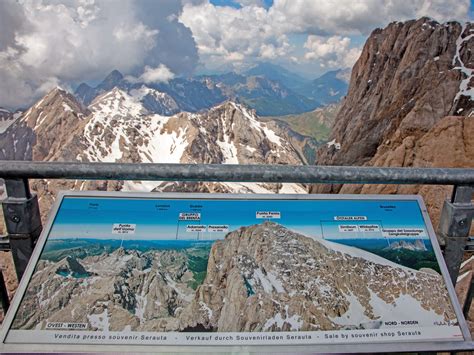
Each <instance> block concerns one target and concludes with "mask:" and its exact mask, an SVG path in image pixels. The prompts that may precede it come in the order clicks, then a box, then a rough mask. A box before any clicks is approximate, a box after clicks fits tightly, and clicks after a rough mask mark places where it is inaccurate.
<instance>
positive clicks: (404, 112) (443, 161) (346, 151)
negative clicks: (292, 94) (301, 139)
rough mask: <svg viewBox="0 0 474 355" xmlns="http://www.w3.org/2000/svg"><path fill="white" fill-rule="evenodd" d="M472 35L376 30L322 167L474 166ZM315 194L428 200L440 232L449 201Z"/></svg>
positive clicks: (445, 29)
mask: <svg viewBox="0 0 474 355" xmlns="http://www.w3.org/2000/svg"><path fill="white" fill-rule="evenodd" d="M472 31H474V25H473V24H471V23H467V24H465V25H461V24H459V23H457V22H448V23H443V24H440V23H438V22H436V21H433V20H431V19H428V18H422V19H419V20H411V21H406V22H394V23H391V24H389V25H388V26H387V27H386V28H384V29H377V30H374V31H373V32H372V34H371V35H370V37H369V38H368V39H367V42H366V44H365V46H364V48H363V50H362V53H361V56H360V58H359V60H358V61H357V62H356V64H355V65H354V67H353V70H352V75H351V81H350V86H349V91H348V94H347V96H346V97H345V99H344V100H343V102H342V105H341V108H340V110H339V112H338V114H337V116H336V120H335V124H334V128H333V132H332V135H331V137H330V139H329V140H330V142H331V143H332V144H328V145H327V146H324V147H321V148H320V150H319V152H318V153H319V158H318V163H319V164H322V165H375V166H406V167H416V166H419V167H460V166H463V167H468V166H469V167H472V166H474V165H472V164H474V162H473V159H474V158H473V156H472V155H470V154H472V153H471V151H472V148H471V144H472V143H471V140H472V139H471V138H470V137H471V135H472V133H470V132H472V129H473V127H472V124H471V123H470V121H472V119H470V118H468V117H469V116H470V115H471V114H472V110H473V108H474V106H473V103H474V101H473V98H474V96H471V93H472V89H471V85H472V84H471V81H472V74H473V70H474V59H473V58H472V56H473V54H472V53H473V52H474V38H473V37H474V35H472V34H471V32H472ZM448 132H449V133H448ZM441 137H443V138H442V139H444V140H446V142H444V143H442V139H441ZM448 141H449V142H450V143H447V142H448ZM428 147H429V148H428ZM440 149H441V150H442V151H440ZM432 151H433V152H438V153H437V154H436V155H435V154H433V153H432ZM453 157H455V158H453ZM312 191H313V192H329V191H335V192H337V191H341V192H344V193H358V192H364V193H397V192H398V193H422V194H424V196H425V199H426V200H427V202H428V203H427V204H428V207H429V210H430V212H431V213H430V214H431V217H432V218H433V220H434V223H435V224H436V222H437V215H438V213H439V209H440V208H441V204H442V201H443V200H444V198H445V196H446V194H448V193H449V192H448V191H447V190H446V189H437V191H436V192H435V191H434V188H429V187H423V188H421V187H407V186H405V187H401V186H396V187H395V186H362V185H359V186H350V185H346V186H344V187H342V189H341V186H331V187H328V186H318V187H316V188H314V189H313V190H312Z"/></svg>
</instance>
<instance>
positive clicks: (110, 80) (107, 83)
mask: <svg viewBox="0 0 474 355" xmlns="http://www.w3.org/2000/svg"><path fill="white" fill-rule="evenodd" d="M122 80H123V75H122V73H121V72H119V71H118V70H112V71H111V72H110V73H109V75H107V76H106V77H105V79H104V80H103V81H102V82H101V84H100V87H101V88H102V89H103V90H110V89H112V88H113V87H114V86H117V85H118V84H119V83H120V82H121V81H122Z"/></svg>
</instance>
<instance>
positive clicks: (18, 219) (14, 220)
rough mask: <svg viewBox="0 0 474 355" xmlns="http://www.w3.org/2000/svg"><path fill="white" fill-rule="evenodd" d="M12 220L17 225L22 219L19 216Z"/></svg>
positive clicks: (12, 217) (13, 217)
mask: <svg viewBox="0 0 474 355" xmlns="http://www.w3.org/2000/svg"><path fill="white" fill-rule="evenodd" d="M10 219H11V220H12V222H15V223H18V222H20V217H18V216H11V217H10Z"/></svg>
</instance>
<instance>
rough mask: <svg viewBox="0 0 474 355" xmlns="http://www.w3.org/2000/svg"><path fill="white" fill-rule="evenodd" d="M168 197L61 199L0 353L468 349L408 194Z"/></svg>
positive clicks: (436, 256) (428, 232)
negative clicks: (444, 345) (416, 345)
mask: <svg viewBox="0 0 474 355" xmlns="http://www.w3.org/2000/svg"><path fill="white" fill-rule="evenodd" d="M176 196H177V195H166V194H149V195H128V194H117V193H115V194H114V193H110V194H107V193H102V194H100V195H99V194H98V195H97V196H91V193H89V195H84V194H83V195H81V194H66V195H63V196H61V198H60V201H59V202H58V204H57V208H56V210H55V211H54V214H53V216H52V217H51V221H50V223H49V225H48V226H47V228H45V231H44V233H43V235H42V237H41V239H40V241H39V245H38V248H37V250H36V253H35V255H34V256H33V262H32V263H30V265H29V269H28V272H27V274H26V276H25V277H24V280H23V282H22V284H21V286H20V288H19V290H18V293H17V295H16V296H15V297H16V299H15V302H14V304H13V305H12V307H11V309H10V311H9V313H8V316H7V319H6V329H5V328H4V329H3V343H4V344H6V345H4V346H7V348H8V345H9V344H10V345H11V344H25V343H32V344H33V343H34V344H67V345H68V346H70V345H74V344H76V345H77V344H79V345H84V344H103V345H105V344H112V345H133V346H136V345H143V346H150V345H167V346H169V345H191V346H196V345H207V346H215V345H225V346H228V345H233V346H235V345H241V346H249V345H267V344H269V345H285V344H286V345H290V344H293V345H294V344H305V345H318V344H319V345H321V344H323V345H324V344H334V345H335V344H362V343H363V344H367V343H373V344H380V343H399V342H429V343H431V344H433V343H434V342H443V341H444V342H457V341H465V340H470V339H466V338H465V337H467V335H466V334H465V332H464V335H463V329H464V328H465V321H464V319H462V315H461V313H460V310H459V305H458V304H457V303H456V301H453V300H454V297H453V290H452V286H449V287H447V283H446V281H445V280H446V278H445V276H444V275H443V274H445V273H446V267H445V265H444V262H443V260H442V258H441V257H440V255H441V254H440V251H439V247H438V245H437V244H436V239H435V237H434V236H433V235H432V229H431V226H430V224H429V221H428V220H427V219H426V220H425V216H424V213H423V211H422V207H421V206H422V205H420V203H422V202H421V199H420V198H419V197H415V196H412V197H404V198H397V197H396V196H392V197H387V196H377V197H374V196H364V197H362V196H357V197H355V196H349V197H347V196H343V197H338V198H334V197H332V198H331V197H327V198H326V197H316V196H314V197H304V198H302V197H301V196H299V197H295V196H292V195H290V197H280V196H278V197H275V196H268V195H264V196H263V197H259V196H242V195H237V197H236V196H235V195H233V196H232V195H217V197H213V196H212V195H199V197H195V196H194V195H192V194H187V195H183V194H181V195H179V198H178V197H176ZM427 223H428V224H427ZM355 349H356V348H355Z"/></svg>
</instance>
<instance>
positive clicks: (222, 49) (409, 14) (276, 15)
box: [179, 0, 470, 68]
mask: <svg viewBox="0 0 474 355" xmlns="http://www.w3.org/2000/svg"><path fill="white" fill-rule="evenodd" d="M238 2H239V3H241V4H242V5H247V6H243V7H242V8H240V9H235V8H231V7H226V6H215V5H213V4H211V3H209V1H208V0H207V1H203V2H200V3H196V2H186V3H185V6H184V9H183V12H182V14H181V16H180V18H179V19H180V21H181V22H182V23H184V24H185V25H186V26H187V27H189V28H190V29H191V31H192V33H193V37H194V39H195V41H196V43H197V45H198V49H199V54H200V57H201V62H202V63H206V64H207V66H208V67H210V68H212V67H217V66H219V65H222V64H223V63H227V64H230V65H233V66H234V67H235V66H236V65H244V64H245V62H247V63H249V62H250V63H251V62H254V61H258V60H261V59H266V60H275V59H278V58H291V59H290V60H291V61H292V62H296V61H295V59H294V58H296V56H297V55H296V54H295V53H296V50H295V48H294V46H293V45H292V44H291V41H290V40H289V39H288V38H289V36H290V35H291V34H299V33H304V34H308V35H310V36H314V35H317V36H320V37H324V39H323V38H321V39H320V40H315V38H313V37H312V39H309V40H308V41H309V42H308V41H307V43H306V44H307V46H308V47H310V48H307V49H310V51H309V52H308V53H307V54H306V59H311V58H312V59H317V58H321V60H322V62H321V64H322V65H324V66H327V65H330V66H332V65H333V64H334V65H338V64H339V63H341V65H344V66H347V65H350V64H351V63H353V62H354V61H355V59H356V58H357V57H358V54H359V49H354V48H351V47H350V46H348V45H346V44H345V41H346V40H345V38H348V37H347V36H349V35H363V36H366V35H368V34H369V33H370V32H371V31H372V30H373V29H374V28H376V27H384V26H386V25H387V24H388V23H389V22H392V21H400V20H407V19H413V18H419V17H422V16H429V17H433V18H434V19H435V20H438V21H440V22H443V21H447V20H452V19H457V20H465V19H467V17H468V12H469V6H470V3H469V0H411V1H404V0H358V1H354V0H298V1H296V0H275V1H274V3H273V5H272V6H271V7H270V8H269V9H265V8H263V7H260V6H257V5H255V3H256V2H255V1H252V0H248V1H246V0H243V1H238ZM257 3H260V1H257ZM338 36H339V37H338ZM337 38H339V40H338V39H337ZM341 41H342V42H341ZM339 48H342V49H344V50H345V51H346V52H345V56H346V58H343V56H342V54H341V52H340V50H339ZM328 50H329V51H330V53H329V52H328V53H326V54H324V53H322V51H323V52H324V51H328ZM323 54H324V55H323ZM301 59H303V58H298V60H301Z"/></svg>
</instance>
